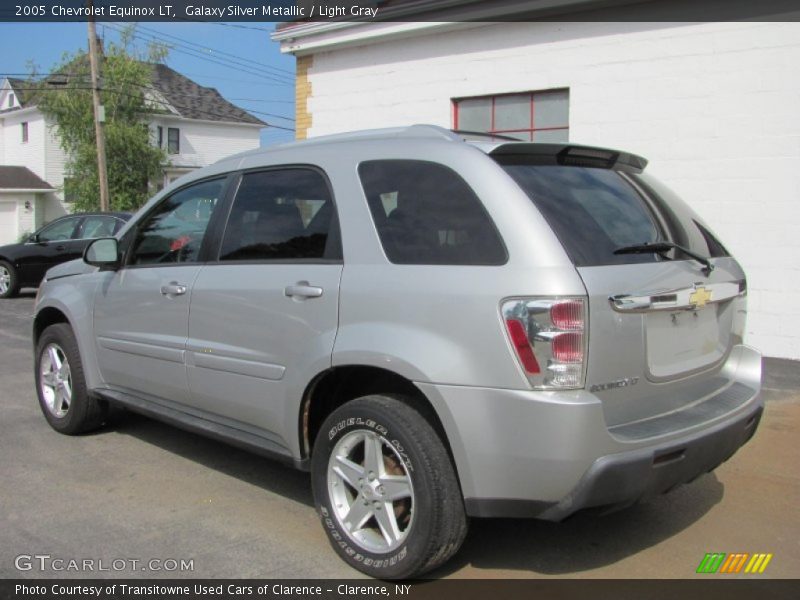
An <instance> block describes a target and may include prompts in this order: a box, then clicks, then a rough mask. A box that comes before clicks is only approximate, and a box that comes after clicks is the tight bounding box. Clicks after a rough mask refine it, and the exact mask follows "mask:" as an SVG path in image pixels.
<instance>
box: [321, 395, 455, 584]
mask: <svg viewBox="0 0 800 600" xmlns="http://www.w3.org/2000/svg"><path fill="white" fill-rule="evenodd" d="M311 473H312V486H313V488H314V499H315V502H316V506H317V510H318V511H319V514H320V516H321V518H322V524H323V527H324V528H325V531H326V532H327V534H328V536H329V539H330V542H331V544H332V545H333V547H334V549H335V550H336V551H337V552H338V553H339V555H340V556H341V557H342V558H343V559H344V560H345V562H347V563H349V564H350V565H351V566H353V567H355V568H356V569H358V570H359V571H361V572H363V573H366V574H368V575H371V576H373V577H379V578H384V579H405V578H410V577H414V576H418V575H421V574H423V573H425V572H426V571H429V570H431V569H433V568H435V567H437V566H439V565H441V564H443V563H444V562H445V561H447V560H448V559H449V558H450V557H451V556H453V554H455V553H456V551H458V549H459V547H460V546H461V543H462V542H463V541H464V537H465V536H466V533H467V519H466V515H465V512H464V503H463V500H462V497H461V490H460V488H459V485H458V481H457V478H456V474H455V470H454V468H453V464H452V462H451V460H450V457H449V456H448V454H447V450H446V449H445V447H444V445H443V443H442V440H441V439H440V438H439V436H438V435H437V434H436V432H435V431H434V430H433V427H431V425H430V423H428V421H427V420H426V419H425V418H424V417H423V416H422V415H420V414H419V413H418V412H417V411H416V410H414V409H413V408H412V407H411V406H410V405H409V404H408V403H406V402H403V400H402V399H401V398H397V397H391V396H381V395H375V396H365V397H363V398H358V399H356V400H352V401H350V402H348V403H347V404H345V405H343V406H341V407H340V408H338V409H337V410H335V411H334V412H333V413H332V414H331V415H330V416H329V417H328V418H327V419H326V421H325V423H324V424H323V425H322V428H321V429H320V432H319V434H318V435H317V439H316V440H315V443H314V453H313V456H312V461H311Z"/></svg>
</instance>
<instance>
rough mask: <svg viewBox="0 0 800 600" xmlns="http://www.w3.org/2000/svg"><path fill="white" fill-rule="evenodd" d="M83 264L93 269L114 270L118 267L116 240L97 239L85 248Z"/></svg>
mask: <svg viewBox="0 0 800 600" xmlns="http://www.w3.org/2000/svg"><path fill="white" fill-rule="evenodd" d="M83 262H85V263H86V264H88V265H92V266H93V267H106V268H110V269H116V268H118V267H119V265H120V258H119V243H118V242H117V238H97V239H96V240H92V242H91V243H90V244H89V245H88V246H86V250H84V252H83Z"/></svg>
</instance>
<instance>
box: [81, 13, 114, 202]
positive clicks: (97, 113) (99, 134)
mask: <svg viewBox="0 0 800 600" xmlns="http://www.w3.org/2000/svg"><path fill="white" fill-rule="evenodd" d="M86 7H87V8H88V9H89V17H88V23H89V65H90V67H91V70H92V104H93V106H94V133H95V137H96V138H97V179H98V181H99V182H100V210H102V211H107V210H108V207H109V203H108V171H107V169H106V137H105V132H104V131H103V122H104V121H105V120H106V116H105V108H104V107H103V106H102V105H101V104H100V84H99V80H100V76H99V74H98V71H99V69H98V61H99V59H98V56H97V32H96V30H95V26H94V15H93V14H92V13H93V11H92V0H86Z"/></svg>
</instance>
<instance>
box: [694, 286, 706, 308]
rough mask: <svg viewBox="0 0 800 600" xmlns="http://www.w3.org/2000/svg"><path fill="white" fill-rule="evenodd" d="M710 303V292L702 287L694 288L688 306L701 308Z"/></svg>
mask: <svg viewBox="0 0 800 600" xmlns="http://www.w3.org/2000/svg"><path fill="white" fill-rule="evenodd" d="M710 301H711V292H710V291H709V290H707V289H706V288H704V287H699V288H695V290H694V292H692V293H691V294H690V295H689V304H691V305H692V306H694V307H695V308H703V307H704V306H705V305H706V304H708V303H709V302H710Z"/></svg>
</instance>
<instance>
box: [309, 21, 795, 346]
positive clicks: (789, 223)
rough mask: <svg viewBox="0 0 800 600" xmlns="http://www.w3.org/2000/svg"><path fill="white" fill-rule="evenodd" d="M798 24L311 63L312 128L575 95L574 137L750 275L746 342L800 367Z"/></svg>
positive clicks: (391, 44) (463, 35)
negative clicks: (656, 190)
mask: <svg viewBox="0 0 800 600" xmlns="http://www.w3.org/2000/svg"><path fill="white" fill-rule="evenodd" d="M798 65H800V23H704V24H668V23H655V24H647V23H517V24H495V25H488V26H482V27H477V28H471V29H465V30H461V31H451V32H444V33H442V32H439V33H437V34H435V35H431V36H427V37H417V38H410V39H398V40H394V41H392V40H390V41H385V42H383V43H373V44H371V45H370V46H369V47H368V48H365V47H351V48H342V49H338V50H331V51H328V52H320V53H318V54H316V55H315V56H314V63H313V66H312V68H311V70H310V72H309V79H310V81H311V84H312V90H313V95H312V97H311V99H310V101H309V110H310V112H311V113H312V115H313V126H312V128H311V130H310V131H309V135H311V136H314V135H321V134H326V133H333V132H337V131H347V130H352V129H363V128H369V127H386V126H391V125H406V124H411V123H433V124H438V125H443V126H450V125H451V104H450V99H451V98H453V97H460V96H472V95H481V94H493V93H502V92H513V91H527V90H540V89H548V88H556V87H568V88H569V89H570V140H571V141H574V142H580V143H587V144H598V145H604V146H611V147H621V148H624V149H628V150H631V151H633V152H636V153H639V154H642V155H643V156H645V157H647V158H649V159H650V166H649V167H648V169H649V170H650V171H651V172H652V173H654V174H656V175H658V176H659V177H660V178H661V179H663V180H664V181H666V182H667V183H668V184H669V185H670V186H671V187H672V188H673V189H675V190H676V191H677V192H678V193H679V194H680V195H681V196H683V197H684V198H685V199H686V200H687V201H688V202H689V203H690V204H691V205H692V206H694V207H695V209H696V210H697V211H698V212H699V213H700V214H701V215H702V216H703V217H704V218H706V219H707V220H708V221H709V222H710V223H711V224H712V226H713V228H714V229H715V230H716V231H717V232H718V233H719V234H720V236H721V237H722V239H723V241H724V243H725V244H726V245H727V246H728V247H729V248H730V249H731V250H732V251H733V252H734V253H735V254H736V256H737V258H738V259H739V260H740V261H741V262H742V264H743V265H744V268H745V270H746V271H747V274H748V280H749V286H750V313H749V319H748V342H749V343H751V344H753V345H754V346H756V347H758V348H760V349H761V350H762V351H763V352H764V353H765V354H767V355H770V356H780V357H787V358H794V359H798V358H800V261H798V258H800V236H798V235H797V233H796V231H795V230H796V228H797V226H798V223H799V222H800V218H798V217H800V66H798Z"/></svg>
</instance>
